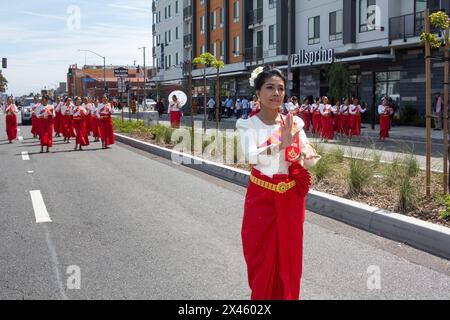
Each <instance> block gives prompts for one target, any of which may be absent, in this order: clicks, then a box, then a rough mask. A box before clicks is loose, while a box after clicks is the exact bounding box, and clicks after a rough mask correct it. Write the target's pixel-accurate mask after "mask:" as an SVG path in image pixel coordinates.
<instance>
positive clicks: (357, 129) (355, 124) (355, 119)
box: [349, 98, 367, 138]
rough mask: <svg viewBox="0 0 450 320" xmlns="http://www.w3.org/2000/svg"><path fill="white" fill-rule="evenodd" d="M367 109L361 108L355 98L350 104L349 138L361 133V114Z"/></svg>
mask: <svg viewBox="0 0 450 320" xmlns="http://www.w3.org/2000/svg"><path fill="white" fill-rule="evenodd" d="M366 111H367V109H365V108H364V109H363V108H362V107H361V105H360V104H359V99H357V98H355V99H354V100H353V104H352V105H350V109H349V113H350V138H351V137H352V136H360V135H361V114H362V113H364V112H366Z"/></svg>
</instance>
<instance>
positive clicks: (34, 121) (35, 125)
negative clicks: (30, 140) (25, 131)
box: [31, 103, 41, 136]
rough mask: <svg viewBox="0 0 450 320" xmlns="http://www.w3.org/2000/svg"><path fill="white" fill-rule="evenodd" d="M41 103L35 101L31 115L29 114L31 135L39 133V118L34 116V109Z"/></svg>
mask: <svg viewBox="0 0 450 320" xmlns="http://www.w3.org/2000/svg"><path fill="white" fill-rule="evenodd" d="M40 105H41V104H40V103H36V104H35V105H34V106H33V108H32V109H31V110H32V116H31V134H32V135H33V136H37V135H39V133H40V132H41V131H40V129H39V118H38V117H37V116H36V110H37V109H38V108H39V106H40Z"/></svg>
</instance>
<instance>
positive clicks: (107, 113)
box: [97, 96, 114, 149]
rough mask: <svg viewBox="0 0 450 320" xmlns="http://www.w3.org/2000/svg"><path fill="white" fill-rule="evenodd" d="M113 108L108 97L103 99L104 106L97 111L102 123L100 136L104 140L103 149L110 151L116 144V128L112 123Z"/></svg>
mask: <svg viewBox="0 0 450 320" xmlns="http://www.w3.org/2000/svg"><path fill="white" fill-rule="evenodd" d="M112 111H113V110H112V107H111V103H109V99H108V97H107V96H104V97H103V105H101V106H100V107H99V108H98V110H97V115H98V118H99V123H100V136H101V138H102V148H103V149H108V148H109V146H110V145H112V144H114V127H113V122H112V117H111V115H112Z"/></svg>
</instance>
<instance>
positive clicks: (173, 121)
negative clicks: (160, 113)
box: [169, 95, 181, 128]
mask: <svg viewBox="0 0 450 320" xmlns="http://www.w3.org/2000/svg"><path fill="white" fill-rule="evenodd" d="M169 114H170V126H171V127H172V128H179V127H180V122H181V105H180V101H178V98H177V96H176V95H173V96H172V101H170V103H169Z"/></svg>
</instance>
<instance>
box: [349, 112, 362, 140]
mask: <svg viewBox="0 0 450 320" xmlns="http://www.w3.org/2000/svg"><path fill="white" fill-rule="evenodd" d="M350 128H351V133H350V134H351V135H352V136H360V135H361V115H353V114H351V115H350Z"/></svg>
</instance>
